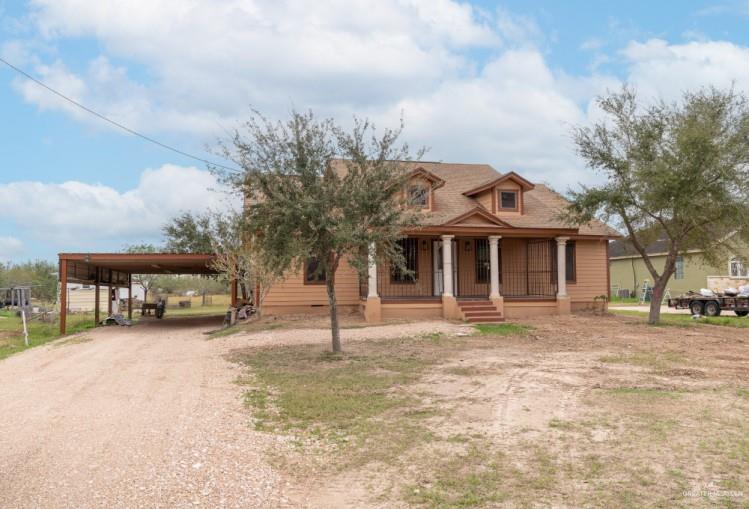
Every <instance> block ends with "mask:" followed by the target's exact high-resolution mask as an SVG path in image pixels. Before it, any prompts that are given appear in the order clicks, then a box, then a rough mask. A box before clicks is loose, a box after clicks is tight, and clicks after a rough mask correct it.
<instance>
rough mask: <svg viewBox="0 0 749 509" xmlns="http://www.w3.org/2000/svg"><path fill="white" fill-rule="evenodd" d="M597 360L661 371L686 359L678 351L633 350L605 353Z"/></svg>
mask: <svg viewBox="0 0 749 509" xmlns="http://www.w3.org/2000/svg"><path fill="white" fill-rule="evenodd" d="M599 360H600V361H601V362H606V363H610V364H632V365H634V366H640V367H643V368H650V369H652V370H653V371H656V372H663V371H665V370H667V369H669V368H672V367H673V366H674V365H677V364H681V363H684V362H685V361H686V360H687V359H686V357H684V356H683V355H682V354H680V353H678V352H635V353H619V354H615V355H606V356H603V357H601V358H600V359H599Z"/></svg>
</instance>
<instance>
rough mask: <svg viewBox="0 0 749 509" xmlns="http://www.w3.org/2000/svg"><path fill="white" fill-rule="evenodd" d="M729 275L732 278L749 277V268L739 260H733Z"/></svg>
mask: <svg viewBox="0 0 749 509" xmlns="http://www.w3.org/2000/svg"><path fill="white" fill-rule="evenodd" d="M729 274H730V275H731V277H749V266H747V265H744V263H742V261H741V260H739V259H738V258H731V263H730V267H729Z"/></svg>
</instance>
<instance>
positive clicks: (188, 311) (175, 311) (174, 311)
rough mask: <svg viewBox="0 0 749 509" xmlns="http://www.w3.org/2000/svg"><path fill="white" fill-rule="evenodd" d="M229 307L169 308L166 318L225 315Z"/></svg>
mask: <svg viewBox="0 0 749 509" xmlns="http://www.w3.org/2000/svg"><path fill="white" fill-rule="evenodd" d="M226 310H227V306H226V305H225V304H216V305H210V306H195V307H189V308H167V309H166V313H164V318H174V317H179V318H183V317H185V316H207V315H219V316H220V315H224V314H225V313H226Z"/></svg>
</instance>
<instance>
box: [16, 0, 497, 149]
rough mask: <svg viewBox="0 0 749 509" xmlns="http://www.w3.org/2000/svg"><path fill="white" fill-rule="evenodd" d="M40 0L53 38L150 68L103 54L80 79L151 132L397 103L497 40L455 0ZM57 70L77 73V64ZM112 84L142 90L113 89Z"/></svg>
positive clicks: (40, 14)
mask: <svg viewBox="0 0 749 509" xmlns="http://www.w3.org/2000/svg"><path fill="white" fill-rule="evenodd" d="M32 4H33V6H34V15H33V18H34V19H35V20H36V24H37V26H38V28H39V30H40V32H41V33H42V34H44V35H45V36H46V37H47V38H48V40H55V39H58V38H64V37H81V36H91V37H95V38H97V39H98V40H99V41H100V42H101V43H102V45H103V47H104V48H106V51H107V53H108V55H110V56H112V57H117V58H120V59H125V60H128V61H130V62H132V63H134V64H136V65H141V66H144V67H145V68H146V69H147V70H148V73H149V74H150V75H151V76H153V80H152V83H150V85H149V87H148V88H147V89H142V88H139V87H135V86H134V84H133V83H132V81H131V79H128V77H127V76H126V73H124V72H122V71H121V70H120V69H115V68H111V67H110V68H106V66H104V65H103V63H102V64H101V66H102V67H104V70H106V71H108V72H106V73H104V74H103V75H101V74H99V73H97V72H96V70H95V69H88V70H87V71H86V72H85V73H83V75H82V76H81V78H82V79H83V80H84V81H85V82H86V83H87V84H89V90H86V91H85V92H86V97H85V102H86V103H87V104H89V105H91V106H92V107H95V108H97V109H101V110H102V111H104V112H105V113H106V114H108V115H111V116H113V117H115V118H116V119H117V120H121V121H128V122H130V123H131V125H133V126H134V127H136V128H148V129H151V130H157V129H159V128H171V129H175V130H180V131H191V132H198V133H200V134H206V133H215V132H216V130H217V124H220V123H223V124H224V125H226V124H231V123H232V122H234V121H236V120H237V119H238V118H240V117H241V116H242V115H244V114H246V112H247V111H248V108H249V106H250V105H252V106H253V107H256V108H259V109H261V110H262V111H265V112H269V113H270V114H274V113H284V112H286V111H287V110H288V109H289V107H290V106H291V105H292V104H294V105H297V106H298V107H301V108H307V107H314V108H315V109H321V108H322V109H327V110H337V109H338V108H347V109H351V108H358V107H362V105H368V104H372V103H380V104H383V103H385V104H387V103H392V102H395V101H397V100H399V99H400V98H401V97H402V96H403V95H409V94H418V93H421V91H422V90H423V89H424V88H425V87H426V88H429V87H430V86H432V84H433V83H434V82H436V81H438V80H440V79H444V78H445V77H449V76H453V75H456V73H458V72H460V71H464V70H466V69H468V68H469V67H470V65H469V64H468V62H467V61H466V59H465V57H464V53H463V52H464V49H465V48H467V47H474V46H482V47H494V46H496V45H498V44H499V37H498V35H497V34H496V33H495V32H494V31H493V30H492V29H491V28H490V27H489V24H488V22H487V20H485V19H483V18H481V17H480V16H479V15H478V14H477V13H475V12H474V10H473V9H472V8H471V6H470V5H469V4H463V3H457V2H453V1H451V0H437V1H430V0H383V1H379V2H367V1H364V0H360V1H358V2H349V1H344V0H328V1H321V2H307V1H302V0H296V1H295V0H291V1H287V2H276V1H274V0H254V1H246V0H242V1H239V0H221V1H215V2H192V1H191V2H185V1H181V0H161V1H153V2H148V3H141V4H139V6H138V7H137V8H135V9H134V8H133V7H132V5H129V4H128V3H127V2H119V1H113V0H112V1H101V2H94V3H92V2H88V1H85V0H54V1H51V0H36V1H34V2H32ZM52 70H55V69H52ZM45 71H47V69H44V68H40V69H38V70H37V72H41V73H42V74H44V72H45ZM56 71H57V74H60V79H61V80H62V81H63V84H65V82H66V81H69V77H68V79H66V77H65V74H69V72H68V71H66V70H65V69H57V70H56ZM69 85H71V89H72V90H73V92H75V91H77V90H76V88H75V87H74V86H73V85H74V84H73V83H70V84H69ZM112 91H115V92H117V91H122V95H123V96H133V97H134V99H135V100H134V101H131V102H128V101H124V100H122V101H121V100H118V99H119V98H118V97H114V98H112V97H108V96H107V95H108V94H109V95H111V94H112ZM26 97H27V99H28V100H31V101H34V102H37V101H38V98H37V97H30V96H29V95H26ZM331 97H335V104H334V105H331V104H330V102H331V100H330V99H331ZM113 99H114V100H113ZM125 105H126V106H125ZM43 106H47V105H44V104H43ZM122 110H125V111H122Z"/></svg>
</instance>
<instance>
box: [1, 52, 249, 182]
mask: <svg viewBox="0 0 749 509" xmlns="http://www.w3.org/2000/svg"><path fill="white" fill-rule="evenodd" d="M0 62H2V63H3V64H5V65H7V66H8V67H10V68H11V69H13V70H14V71H16V72H17V73H19V74H21V75H23V76H25V77H26V78H28V79H30V80H31V81H33V82H34V83H36V84H37V85H39V86H40V87H43V88H46V89H47V90H49V91H50V92H52V93H53V94H55V95H56V96H58V97H61V98H62V99H64V100H66V101H68V102H69V103H70V104H73V105H75V106H77V107H79V108H80V109H82V110H84V111H86V112H88V113H90V114H91V115H93V116H95V117H98V118H100V119H101V120H103V121H105V122H108V123H110V124H112V125H113V126H115V127H118V128H120V129H122V130H123V131H126V132H128V133H130V134H132V135H133V136H137V137H138V138H141V139H144V140H146V141H148V142H150V143H153V144H154V145H158V146H159V147H161V148H165V149H167V150H171V151H172V152H175V153H177V154H180V155H182V156H185V157H189V158H190V159H194V160H196V161H200V162H202V163H205V164H207V165H209V166H215V167H217V168H223V169H225V170H229V171H232V172H235V173H236V172H239V171H240V170H238V169H237V168H230V167H228V166H224V165H223V164H218V163H214V162H213V161H209V160H207V159H203V158H202V157H198V156H194V155H192V154H188V153H187V152H185V151H183V150H180V149H178V148H174V147H171V146H169V145H167V144H166V143H162V142H160V141H159V140H156V139H154V138H151V137H150V136H146V135H145V134H141V133H139V132H138V131H135V130H133V129H130V128H129V127H127V126H125V125H122V124H120V123H119V122H117V121H115V120H112V119H111V118H108V117H106V116H104V115H102V114H101V113H99V112H97V111H94V110H92V109H91V108H89V107H87V106H84V105H83V104H81V103H79V102H78V101H76V100H75V99H71V98H70V97H68V96H66V95H65V94H63V93H61V92H58V91H57V90H55V89H54V88H52V87H50V86H49V85H47V84H46V83H44V82H43V81H40V80H38V79H36V78H35V77H33V76H32V75H30V74H29V73H27V72H26V71H24V70H23V69H20V68H18V67H16V66H15V65H13V64H11V63H10V62H8V61H7V60H5V59H4V58H2V57H0Z"/></svg>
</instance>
